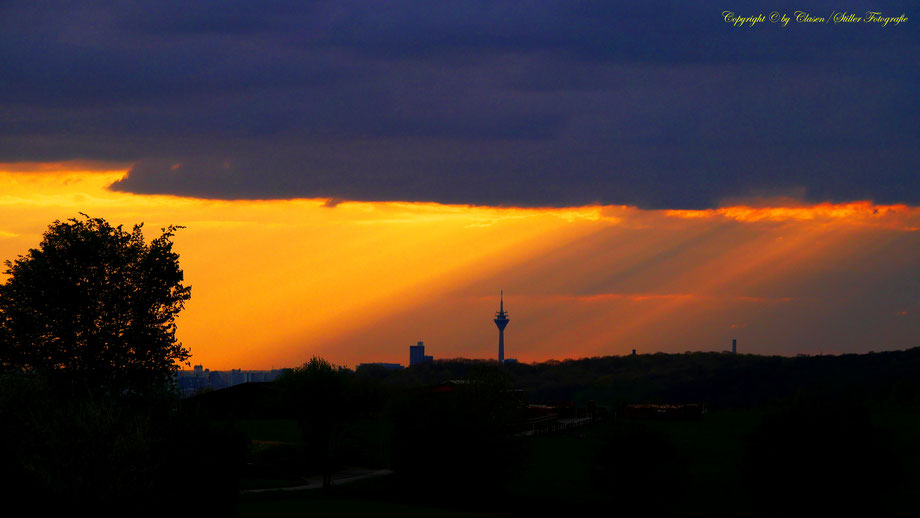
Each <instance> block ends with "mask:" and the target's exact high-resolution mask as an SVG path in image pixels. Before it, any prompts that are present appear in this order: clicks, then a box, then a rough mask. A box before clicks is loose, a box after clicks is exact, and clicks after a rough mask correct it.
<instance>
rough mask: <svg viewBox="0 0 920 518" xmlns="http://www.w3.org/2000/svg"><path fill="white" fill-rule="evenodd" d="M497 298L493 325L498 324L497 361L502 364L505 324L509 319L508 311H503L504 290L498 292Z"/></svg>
mask: <svg viewBox="0 0 920 518" xmlns="http://www.w3.org/2000/svg"><path fill="white" fill-rule="evenodd" d="M499 300H500V302H499V306H498V312H497V313H495V325H496V326H498V363H499V364H502V363H505V326H507V325H508V322H510V321H511V319H509V318H508V313H505V294H504V292H499Z"/></svg>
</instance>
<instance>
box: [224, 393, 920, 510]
mask: <svg viewBox="0 0 920 518" xmlns="http://www.w3.org/2000/svg"><path fill="white" fill-rule="evenodd" d="M792 417H794V418H801V419H802V420H801V421H796V422H788V420H789V419H790V418H792ZM868 417H869V422H868V423H862V424H858V423H856V422H849V423H847V425H848V426H850V428H849V429H831V428H834V427H835V426H836V425H837V424H838V423H828V422H822V421H821V420H822V419H827V418H828V415H827V414H826V413H825V414H822V415H820V416H812V418H809V417H808V416H802V415H797V414H795V413H794V412H792V411H789V410H788V409H785V410H776V411H767V410H763V411H717V412H711V413H708V414H707V415H704V416H703V417H702V418H699V419H694V420H680V421H654V420H652V421H640V420H626V419H619V420H608V421H607V422H605V423H601V424H597V425H594V426H590V427H586V428H582V429H578V430H573V431H570V432H564V433H558V434H551V435H543V436H536V437H521V438H520V441H521V443H522V446H523V454H522V455H521V457H520V461H521V462H520V465H519V466H517V467H516V469H514V470H512V471H511V472H510V473H509V474H508V476H507V477H505V478H504V479H503V480H500V481H498V485H497V487H484V486H483V485H481V484H477V483H476V482H475V481H471V482H470V483H468V484H464V483H461V485H460V486H456V487H439V485H438V482H437V481H438V480H441V479H443V478H445V477H444V475H445V472H447V471H449V470H451V469H453V467H452V466H449V465H443V466H439V467H435V468H433V469H432V471H431V473H430V477H431V482H433V483H431V484H424V485H421V486H420V485H418V483H417V481H415V480H406V479H404V478H402V477H401V476H400V475H399V474H394V475H390V476H386V477H381V478H374V479H367V480H363V481H360V482H354V483H351V484H345V485H341V486H337V487H334V488H332V489H331V490H327V491H324V490H307V491H300V492H296V493H293V494H291V493H268V494H259V495H244V496H242V497H241V499H240V502H239V504H238V505H237V515H238V516H241V517H245V516H266V515H273V516H282V515H285V514H286V513H288V512H290V513H291V515H295V514H299V513H312V514H314V515H317V516H323V515H328V514H335V515H336V516H368V515H369V514H374V513H380V514H382V515H390V514H393V515H395V514H397V513H398V514H399V515H401V516H408V517H411V516H433V515H436V516H483V515H489V516H543V515H547V514H562V515H569V514H570V513H574V514H575V515H578V514H581V513H591V514H593V513H594V512H597V511H603V512H605V513H608V514H612V513H616V512H623V511H625V512H637V513H645V514H649V515H655V516H657V515H672V516H726V517H727V516H800V515H807V514H812V513H821V512H836V513H838V515H839V516H850V515H853V514H854V513H858V514H863V513H865V514H864V515H871V516H913V515H915V511H916V508H915V501H914V500H915V498H916V488H918V487H920V445H918V444H917V441H916V438H917V437H920V414H917V413H914V412H906V411H902V410H894V411H892V410H878V411H875V412H871V413H870V415H869V416H868ZM290 424H291V423H284V422H277V421H276V422H273V423H257V422H253V421H249V422H242V423H240V426H241V427H242V428H245V429H247V430H249V431H251V432H255V431H256V430H259V432H256V433H257V434H258V433H262V434H263V436H266V437H268V436H273V437H278V435H272V434H283V433H284V432H283V430H284V429H285V428H288V427H289V426H290ZM834 433H836V434H838V435H839V436H838V437H835V436H834V435H833V434H834ZM264 434H268V435H264ZM253 438H255V437H253ZM800 441H803V442H804V443H800ZM862 441H865V442H862ZM444 447H445V448H449V447H450V445H449V444H445V445H444ZM432 454H433V455H437V452H432ZM471 475H472V476H476V474H475V472H474V473H471ZM252 482H255V481H250V483H252ZM288 482H289V483H290V481H288Z"/></svg>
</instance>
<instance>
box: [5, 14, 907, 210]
mask: <svg viewBox="0 0 920 518" xmlns="http://www.w3.org/2000/svg"><path fill="white" fill-rule="evenodd" d="M619 4H620V3H619V2H596V1H584V2H580V1H573V0H565V1H558V2H503V1H497V2H496V1H490V2H429V1H400V0H393V1H388V2H349V1H342V0H339V1H313V2H310V1H303V0H300V1H292V0H278V1H263V2H245V1H226V2H193V3H189V2H179V1H174V0H169V1H164V0H159V1H156V2H154V1H147V0H139V1H136V2H114V1H112V2H104V1H97V2H85V3H81V2H54V1H47V2H0V57H2V59H0V162H23V161H61V160H75V159H80V160H93V161H112V162H120V163H132V164H134V165H133V166H132V167H131V169H130V171H129V173H128V175H127V176H126V177H125V178H124V179H123V180H121V181H119V182H116V183H115V184H114V185H113V186H112V188H113V189H116V190H123V191H130V192H136V193H166V194H177V195H185V196H196V197H208V198H230V199H257V198H294V197H320V198H334V199H337V200H409V201H436V202H443V203H464V204H476V205H521V206H569V205H584V204H592V203H603V204H627V205H636V206H639V207H643V208H703V207H712V206H715V205H718V204H719V202H720V200H723V199H726V198H734V197H743V196H769V195H785V196H788V195H796V196H799V197H802V198H804V199H806V200H809V201H845V200H855V199H870V200H874V201H876V202H878V203H909V204H920V175H918V170H920V167H918V166H920V124H918V120H920V117H918V116H920V69H918V67H917V63H918V62H920V41H918V39H917V37H916V34H917V32H916V24H917V23H918V22H920V17H918V18H914V16H915V11H913V10H911V4H910V3H908V2H887V3H872V5H867V6H865V9H866V10H872V11H877V12H881V13H883V15H886V16H888V15H890V16H898V15H900V14H902V13H903V14H905V15H906V16H907V17H908V18H909V20H908V21H907V22H904V23H902V24H899V25H888V26H886V27H881V26H880V24H877V23H875V24H833V23H828V24H799V23H796V22H795V21H794V20H793V21H792V22H791V23H790V24H789V25H788V26H786V27H782V26H779V25H777V24H771V23H769V22H765V23H762V24H758V25H755V26H754V27H734V26H733V25H732V24H731V23H726V22H725V21H724V17H723V15H722V12H721V11H722V7H718V8H716V7H713V6H711V5H708V4H705V3H704V4H701V5H697V4H695V3H693V2H685V3H672V2H642V3H641V6H636V5H633V6H622V5H619ZM637 4H638V3H637ZM812 4H819V5H811V6H809V7H810V8H811V9H812V11H811V12H813V13H814V15H815V16H825V17H827V16H830V14H831V13H832V12H833V11H834V10H835V9H839V8H840V6H839V5H837V4H836V3H830V2H817V3H812ZM862 8H863V6H861V7H860V9H862ZM796 9H801V5H795V4H793V3H789V2H769V3H757V5H754V6H745V7H744V8H742V7H738V8H737V10H738V12H737V15H739V16H749V15H756V14H760V13H763V14H765V15H769V13H770V12H772V11H778V12H780V13H788V14H789V15H791V16H793V18H794V14H793V13H794V12H795V10H796ZM855 14H856V15H857V16H861V15H863V12H862V11H858V12H856V13H855Z"/></svg>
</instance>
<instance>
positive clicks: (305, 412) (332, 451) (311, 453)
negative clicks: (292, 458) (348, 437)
mask: <svg viewBox="0 0 920 518" xmlns="http://www.w3.org/2000/svg"><path fill="white" fill-rule="evenodd" d="M349 382H350V379H349V377H348V372H346V371H339V370H337V369H336V368H335V366H334V365H332V364H331V363H329V362H328V361H326V360H324V359H322V358H318V357H316V356H314V357H313V358H312V359H311V360H310V361H308V362H307V363H305V364H303V365H302V366H300V367H297V368H294V369H291V370H288V371H285V372H284V373H283V374H282V375H281V376H280V377H279V379H278V383H280V384H281V386H282V387H283V390H284V393H285V395H286V398H287V400H288V402H289V404H290V405H291V406H292V407H293V409H294V412H295V415H296V416H297V422H298V424H299V425H300V428H301V431H302V432H303V438H304V446H305V448H306V454H307V456H308V459H310V460H312V463H314V464H315V465H316V466H317V467H318V468H320V470H321V471H322V473H323V487H324V488H328V487H330V486H331V485H332V473H333V472H334V471H335V468H336V446H337V442H338V438H339V435H340V433H341V428H342V420H343V419H344V417H345V416H346V413H347V412H348V406H349V405H348V401H347V399H348V394H349V390H348V388H349Z"/></svg>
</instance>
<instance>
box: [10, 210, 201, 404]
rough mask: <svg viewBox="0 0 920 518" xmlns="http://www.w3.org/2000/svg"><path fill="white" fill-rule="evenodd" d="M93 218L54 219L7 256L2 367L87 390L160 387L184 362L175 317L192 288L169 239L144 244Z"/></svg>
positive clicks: (167, 235) (165, 234)
mask: <svg viewBox="0 0 920 518" xmlns="http://www.w3.org/2000/svg"><path fill="white" fill-rule="evenodd" d="M141 226H142V225H135V226H134V228H133V230H132V231H131V232H127V231H125V230H122V227H121V226H118V227H113V226H111V225H110V224H109V223H108V222H106V221H105V220H103V219H99V218H90V217H89V216H86V215H85V214H83V218H82V219H77V218H71V219H69V220H67V221H65V222H61V221H55V222H54V223H53V224H52V225H51V226H50V227H49V229H48V231H47V232H45V234H44V239H43V240H42V242H41V244H40V245H39V248H37V249H31V250H29V252H28V253H27V254H26V255H24V256H22V255H21V256H19V257H18V258H17V259H16V260H15V261H6V263H5V264H6V267H7V270H6V272H5V273H6V274H7V275H9V278H8V279H7V281H6V283H4V284H3V285H0V368H2V369H4V370H11V371H32V372H37V373H40V374H43V375H46V376H49V378H50V379H52V380H53V381H61V380H63V381H66V382H67V383H68V384H70V385H75V386H81V387H85V388H86V389H89V390H91V391H93V392H102V393H108V394H122V393H125V392H142V391H145V390H148V389H150V388H153V387H162V386H164V385H165V384H166V383H168V382H169V381H170V380H171V377H172V374H173V372H174V371H175V370H176V369H177V368H178V365H177V364H176V362H182V361H186V360H187V359H188V357H189V355H190V353H189V351H188V349H186V348H184V347H182V344H181V343H179V342H178V341H177V340H176V325H175V317H176V315H177V314H178V313H179V311H180V310H182V308H183V306H184V304H185V301H187V300H188V299H189V297H190V292H191V288H190V287H188V286H184V285H183V284H182V281H183V273H182V270H181V269H180V268H179V256H178V254H176V253H175V252H173V243H172V240H171V238H172V237H173V233H174V231H175V230H176V229H177V228H180V227H174V226H170V227H168V228H165V229H162V234H161V235H160V236H159V237H157V238H156V239H154V240H153V241H152V242H151V243H150V244H149V245H148V244H147V243H145V241H144V236H143V234H142V232H141Z"/></svg>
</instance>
